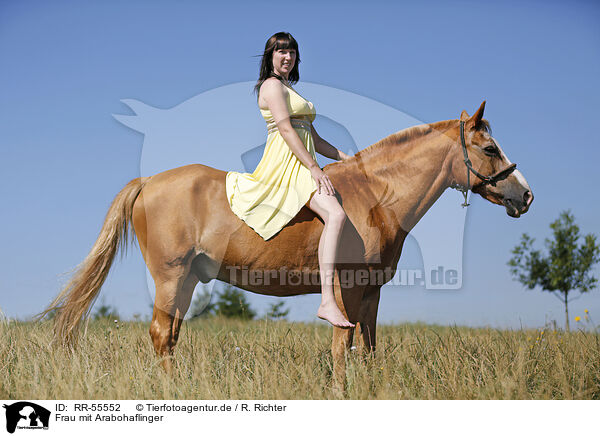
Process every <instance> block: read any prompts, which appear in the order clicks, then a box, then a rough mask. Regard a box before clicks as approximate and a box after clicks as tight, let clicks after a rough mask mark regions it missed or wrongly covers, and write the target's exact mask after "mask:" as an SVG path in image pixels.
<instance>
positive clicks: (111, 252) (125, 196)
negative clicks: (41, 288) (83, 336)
mask: <svg viewBox="0 0 600 436" xmlns="http://www.w3.org/2000/svg"><path fill="white" fill-rule="evenodd" d="M148 179H149V177H138V178H136V179H133V180H131V181H130V182H129V183H127V185H125V187H124V188H123V189H121V192H119V193H118V194H117V196H116V197H115V199H114V200H113V202H112V204H111V205H110V208H109V209H108V212H107V214H106V218H105V219H104V224H103V225H102V229H101V230H100V235H99V236H98V239H97V240H96V242H95V244H94V246H93V247H92V249H91V251H90V252H89V254H88V255H87V257H86V258H85V259H84V260H83V262H82V263H81V264H80V265H79V266H77V268H76V269H75V272H74V274H73V276H72V278H71V279H70V280H69V282H68V283H67V284H66V285H65V287H64V288H63V289H62V291H61V292H60V293H59V294H58V296H57V297H56V298H55V299H54V301H53V302H52V303H50V305H49V306H48V308H47V309H46V310H44V311H43V312H41V313H39V314H38V315H37V316H36V317H35V319H36V320H40V319H42V318H43V317H44V316H46V315H47V314H48V313H49V312H51V311H55V316H54V338H53V342H59V343H61V344H62V345H65V346H71V347H73V346H75V345H76V343H77V336H78V330H79V324H80V322H81V321H83V320H84V319H86V318H87V317H88V315H89V312H90V309H91V306H92V303H93V302H94V300H95V299H96V297H97V296H98V293H99V292H100V288H101V287H102V284H103V283H104V280H105V279H106V276H107V275H108V271H109V269H110V266H111V264H112V262H113V259H114V257H115V254H116V253H117V251H118V250H119V248H121V249H122V250H125V251H126V249H127V242H128V239H127V237H128V236H130V238H131V241H132V242H133V240H134V237H135V234H134V232H133V231H131V227H132V226H131V224H132V223H131V215H132V212H133V204H134V203H135V200H136V199H137V197H138V195H139V194H140V192H141V191H142V188H143V187H144V184H145V183H146V182H147V181H148ZM121 253H123V251H122V252H121Z"/></svg>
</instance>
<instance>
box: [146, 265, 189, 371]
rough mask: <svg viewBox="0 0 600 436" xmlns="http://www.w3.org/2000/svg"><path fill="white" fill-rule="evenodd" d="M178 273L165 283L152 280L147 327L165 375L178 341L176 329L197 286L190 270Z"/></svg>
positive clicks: (178, 327)
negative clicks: (148, 325)
mask: <svg viewBox="0 0 600 436" xmlns="http://www.w3.org/2000/svg"><path fill="white" fill-rule="evenodd" d="M177 272H179V273H180V274H179V275H178V276H177V275H176V274H175V275H176V277H171V278H170V279H167V280H164V281H159V280H156V279H155V283H156V297H155V299H154V311H153V313H152V322H151V323H150V336H151V337H152V343H153V345H154V350H156V353H157V354H158V356H159V357H162V358H163V360H162V362H161V365H162V367H163V368H164V370H165V371H166V372H167V373H168V374H171V372H172V369H173V368H172V362H171V356H172V355H173V349H174V348H175V345H176V344H177V339H178V338H179V329H180V328H181V323H182V322H183V317H184V316H185V314H186V312H187V310H188V308H189V307H190V302H191V300H192V295H193V294H194V288H195V287H196V284H197V283H198V278H197V277H196V275H195V274H194V273H193V272H191V271H190V269H189V267H188V268H185V270H183V271H177Z"/></svg>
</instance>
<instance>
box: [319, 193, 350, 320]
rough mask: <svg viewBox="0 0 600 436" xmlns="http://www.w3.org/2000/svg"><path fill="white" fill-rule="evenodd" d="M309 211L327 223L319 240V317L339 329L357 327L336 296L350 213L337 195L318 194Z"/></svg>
mask: <svg viewBox="0 0 600 436" xmlns="http://www.w3.org/2000/svg"><path fill="white" fill-rule="evenodd" d="M308 207H309V208H310V209H311V210H313V211H314V212H315V213H316V214H318V215H319V216H320V217H321V218H322V219H323V221H324V222H325V228H324V229H323V233H322V234H321V238H320V240H319V252H318V257H319V271H320V275H321V305H320V306H319V310H318V311H317V316H318V317H319V318H321V319H324V320H326V321H329V322H330V323H331V324H333V325H334V326H337V327H354V324H352V323H351V322H349V321H348V320H347V319H346V317H345V316H344V314H343V313H342V311H341V310H340V309H339V307H338V306H337V303H336V302H335V296H334V293H333V275H334V265H335V259H336V256H337V248H338V243H339V240H340V236H341V234H342V229H343V227H344V222H345V221H346V212H344V209H343V208H342V206H341V205H340V203H339V202H338V200H337V198H336V197H335V196H333V195H327V194H325V193H321V194H319V193H318V192H315V193H314V195H313V196H312V198H311V199H310V201H309V203H308Z"/></svg>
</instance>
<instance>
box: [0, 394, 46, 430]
mask: <svg viewBox="0 0 600 436" xmlns="http://www.w3.org/2000/svg"><path fill="white" fill-rule="evenodd" d="M3 407H4V408H5V409H6V431H8V432H9V433H14V432H15V430H16V429H30V430H31V429H44V430H47V429H48V423H49V421H50V411H49V410H48V409H45V408H43V407H42V406H38V405H37V404H35V403H30V402H28V401H19V402H18V403H13V404H10V405H9V404H5V405H4V406H3Z"/></svg>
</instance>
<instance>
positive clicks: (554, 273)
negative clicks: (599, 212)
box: [508, 211, 600, 330]
mask: <svg viewBox="0 0 600 436" xmlns="http://www.w3.org/2000/svg"><path fill="white" fill-rule="evenodd" d="M550 228H551V229H552V232H553V235H554V239H552V240H551V239H548V238H546V239H545V243H546V248H547V249H548V255H547V256H545V255H543V254H542V253H541V252H540V251H539V250H534V249H533V243H534V241H535V239H534V238H531V237H529V236H528V235H527V234H526V233H524V234H523V235H522V236H521V242H520V244H519V245H517V246H516V247H515V248H513V250H512V254H513V257H512V258H511V259H510V260H509V261H508V265H509V267H510V272H511V274H512V275H513V279H514V280H518V281H519V282H521V283H522V284H523V285H525V286H527V287H528V288H529V289H533V288H534V287H536V286H541V288H542V290H544V291H549V292H551V293H552V294H553V295H555V296H556V297H557V298H558V299H559V300H561V302H562V303H564V305H565V321H566V329H567V330H569V301H572V300H573V299H571V300H569V294H570V293H572V292H574V291H576V290H579V292H580V295H579V296H578V297H576V298H579V297H580V296H581V294H584V293H586V292H589V291H590V290H592V289H594V288H595V287H596V283H597V281H598V280H597V279H596V278H595V277H594V276H593V275H592V274H591V269H592V267H593V266H594V265H595V264H596V263H597V262H598V261H599V260H600V247H599V246H598V245H597V244H596V236H595V235H594V234H591V233H590V234H588V235H585V237H584V241H583V243H582V244H581V245H578V241H579V238H580V235H579V226H577V224H575V218H574V217H573V215H572V214H571V213H570V211H563V212H561V214H560V217H559V218H558V219H557V220H556V221H554V222H553V223H552V224H550ZM558 293H560V294H562V295H559V294H558Z"/></svg>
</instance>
